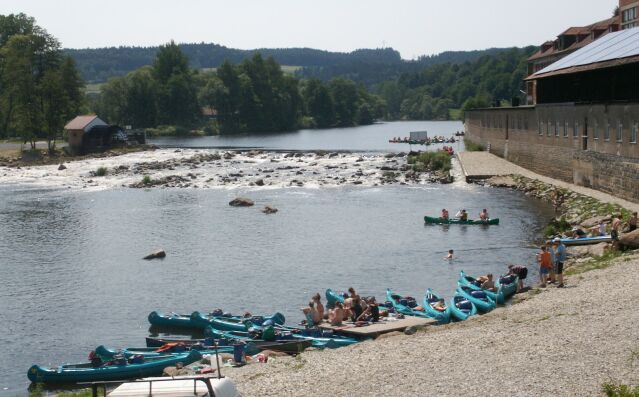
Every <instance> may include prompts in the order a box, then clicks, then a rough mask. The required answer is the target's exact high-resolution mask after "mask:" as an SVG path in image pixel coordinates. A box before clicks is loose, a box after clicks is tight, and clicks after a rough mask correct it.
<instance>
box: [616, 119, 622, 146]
mask: <svg viewBox="0 0 639 397" xmlns="http://www.w3.org/2000/svg"><path fill="white" fill-rule="evenodd" d="M622 141H623V122H622V121H621V120H619V123H617V142H622Z"/></svg>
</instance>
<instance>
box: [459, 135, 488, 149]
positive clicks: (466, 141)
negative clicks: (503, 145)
mask: <svg viewBox="0 0 639 397" xmlns="http://www.w3.org/2000/svg"><path fill="white" fill-rule="evenodd" d="M464 148H465V149H466V151H467V152H483V151H484V150H486V148H485V147H484V146H483V145H480V144H479V143H475V142H473V141H471V140H470V139H468V138H464Z"/></svg>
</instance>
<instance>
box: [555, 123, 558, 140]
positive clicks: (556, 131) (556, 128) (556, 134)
mask: <svg viewBox="0 0 639 397" xmlns="http://www.w3.org/2000/svg"><path fill="white" fill-rule="evenodd" d="M555 136H559V121H557V122H555Z"/></svg>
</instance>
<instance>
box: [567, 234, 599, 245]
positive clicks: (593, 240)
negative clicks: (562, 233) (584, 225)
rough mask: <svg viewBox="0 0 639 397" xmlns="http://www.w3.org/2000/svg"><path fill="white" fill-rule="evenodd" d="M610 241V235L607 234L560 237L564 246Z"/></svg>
mask: <svg viewBox="0 0 639 397" xmlns="http://www.w3.org/2000/svg"><path fill="white" fill-rule="evenodd" d="M611 241H612V237H611V236H610V235H608V236H597V237H583V238H562V239H561V242H562V243H563V244H564V245H565V246H575V245H589V244H599V243H609V242H611Z"/></svg>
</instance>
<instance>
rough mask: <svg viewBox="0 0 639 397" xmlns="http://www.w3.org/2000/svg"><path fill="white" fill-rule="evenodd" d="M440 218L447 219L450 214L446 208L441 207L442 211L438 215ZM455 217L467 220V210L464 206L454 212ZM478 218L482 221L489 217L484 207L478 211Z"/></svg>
mask: <svg viewBox="0 0 639 397" xmlns="http://www.w3.org/2000/svg"><path fill="white" fill-rule="evenodd" d="M440 218H441V219H443V220H449V219H450V214H449V212H448V210H447V209H446V208H442V213H441V215H440ZM455 218H457V219H459V220H460V221H464V222H465V221H467V220H468V211H466V209H465V208H462V209H460V210H459V211H457V213H456V214H455ZM479 219H481V220H482V221H487V220H489V219H490V216H489V215H488V210H487V209H486V208H484V209H483V210H481V212H480V213H479Z"/></svg>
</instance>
